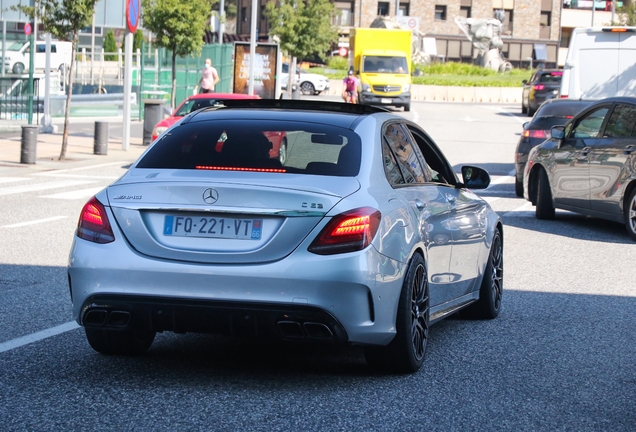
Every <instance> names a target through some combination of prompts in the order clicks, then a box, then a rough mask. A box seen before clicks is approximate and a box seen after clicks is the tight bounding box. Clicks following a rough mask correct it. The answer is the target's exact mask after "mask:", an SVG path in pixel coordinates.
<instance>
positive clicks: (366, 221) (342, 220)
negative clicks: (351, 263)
mask: <svg viewBox="0 0 636 432" xmlns="http://www.w3.org/2000/svg"><path fill="white" fill-rule="evenodd" d="M381 219H382V215H381V214H380V211H379V210H376V209H374V208H372V207H361V208H358V209H355V210H350V211H348V212H345V213H340V214H339V215H337V216H334V217H333V218H332V219H331V220H330V221H329V223H328V224H327V225H326V226H325V227H324V228H323V229H322V231H320V234H318V237H316V239H315V240H314V241H313V242H312V243H311V245H310V246H309V248H308V249H307V250H309V252H313V253H315V254H318V255H333V254H339V253H346V252H355V251H359V250H362V249H364V248H366V247H367V246H369V244H370V243H371V241H372V240H373V237H375V234H376V233H377V232H378V226H379V225H380V220H381Z"/></svg>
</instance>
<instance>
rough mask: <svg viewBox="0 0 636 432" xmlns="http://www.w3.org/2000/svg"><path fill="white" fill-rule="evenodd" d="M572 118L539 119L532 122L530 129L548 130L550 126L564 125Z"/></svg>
mask: <svg viewBox="0 0 636 432" xmlns="http://www.w3.org/2000/svg"><path fill="white" fill-rule="evenodd" d="M571 118H572V117H539V118H536V119H534V120H533V121H532V126H531V129H543V130H548V129H550V128H551V127H552V126H560V125H564V124H566V123H567V122H568V121H569V120H570V119H571Z"/></svg>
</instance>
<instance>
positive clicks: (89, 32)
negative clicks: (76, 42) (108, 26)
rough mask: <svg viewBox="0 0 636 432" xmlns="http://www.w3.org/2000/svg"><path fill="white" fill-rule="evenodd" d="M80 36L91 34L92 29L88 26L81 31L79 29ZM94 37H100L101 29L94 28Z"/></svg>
mask: <svg viewBox="0 0 636 432" xmlns="http://www.w3.org/2000/svg"><path fill="white" fill-rule="evenodd" d="M79 33H80V34H93V27H92V26H89V27H84V28H83V29H81V30H80V31H79ZM95 35H96V36H101V35H102V27H95Z"/></svg>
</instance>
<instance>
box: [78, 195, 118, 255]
mask: <svg viewBox="0 0 636 432" xmlns="http://www.w3.org/2000/svg"><path fill="white" fill-rule="evenodd" d="M75 233H76V234H77V236H78V237H79V238H81V239H84V240H88V241H91V242H94V243H102V244H103V243H110V242H113V241H115V235H114V234H113V230H112V228H111V227H110V222H109V220H108V216H107V215H106V209H105V208H104V206H103V205H102V203H100V202H99V201H98V200H97V198H95V197H93V198H91V199H90V200H89V201H88V202H87V203H86V204H85V205H84V208H83V209H82V212H81V213H80V217H79V222H78V223H77V231H76V232H75Z"/></svg>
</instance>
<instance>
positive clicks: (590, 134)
mask: <svg viewBox="0 0 636 432" xmlns="http://www.w3.org/2000/svg"><path fill="white" fill-rule="evenodd" d="M608 111H609V107H602V108H598V109H596V110H594V111H592V112H591V113H588V114H587V115H586V116H585V117H583V118H582V119H580V120H579V121H578V122H577V123H576V124H575V125H574V130H573V131H572V135H571V138H599V134H600V131H601V126H603V120H605V116H606V115H607V112H608Z"/></svg>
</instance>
